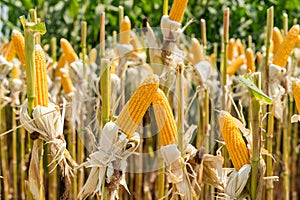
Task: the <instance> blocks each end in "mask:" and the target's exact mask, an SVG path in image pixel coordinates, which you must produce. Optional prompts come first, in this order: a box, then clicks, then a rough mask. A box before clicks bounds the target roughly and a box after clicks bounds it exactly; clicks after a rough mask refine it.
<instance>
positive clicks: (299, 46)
mask: <svg viewBox="0 0 300 200" xmlns="http://www.w3.org/2000/svg"><path fill="white" fill-rule="evenodd" d="M297 47H298V48H300V35H298V40H297Z"/></svg>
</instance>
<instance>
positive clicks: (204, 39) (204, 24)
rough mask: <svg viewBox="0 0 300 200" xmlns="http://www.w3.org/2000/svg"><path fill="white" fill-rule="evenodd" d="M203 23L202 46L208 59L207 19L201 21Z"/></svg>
mask: <svg viewBox="0 0 300 200" xmlns="http://www.w3.org/2000/svg"><path fill="white" fill-rule="evenodd" d="M200 23H201V37H202V45H203V55H204V58H205V57H206V49H207V39H206V22H205V19H201V20H200Z"/></svg>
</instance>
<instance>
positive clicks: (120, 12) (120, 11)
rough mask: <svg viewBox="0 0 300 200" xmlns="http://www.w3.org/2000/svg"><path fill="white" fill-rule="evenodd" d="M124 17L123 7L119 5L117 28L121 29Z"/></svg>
mask: <svg viewBox="0 0 300 200" xmlns="http://www.w3.org/2000/svg"><path fill="white" fill-rule="evenodd" d="M123 19H124V8H123V6H119V29H120V30H121V25H122V21H123Z"/></svg>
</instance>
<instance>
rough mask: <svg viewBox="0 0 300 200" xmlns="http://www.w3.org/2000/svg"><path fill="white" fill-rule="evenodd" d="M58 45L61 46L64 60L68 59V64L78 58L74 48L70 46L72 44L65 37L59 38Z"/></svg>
mask: <svg viewBox="0 0 300 200" xmlns="http://www.w3.org/2000/svg"><path fill="white" fill-rule="evenodd" d="M60 46H61V48H62V51H63V53H64V54H65V56H66V60H67V61H68V63H69V64H71V63H72V62H74V61H76V60H78V59H79V58H78V55H77V54H76V52H75V50H74V48H73V47H72V45H71V44H70V42H69V41H68V40H67V39H65V38H61V39H60Z"/></svg>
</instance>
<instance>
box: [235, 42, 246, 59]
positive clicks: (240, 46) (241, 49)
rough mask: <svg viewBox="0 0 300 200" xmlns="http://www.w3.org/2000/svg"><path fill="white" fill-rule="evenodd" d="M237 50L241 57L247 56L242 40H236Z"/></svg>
mask: <svg viewBox="0 0 300 200" xmlns="http://www.w3.org/2000/svg"><path fill="white" fill-rule="evenodd" d="M236 48H237V51H238V55H239V56H240V55H243V54H245V49H244V45H243V44H242V42H241V40H240V39H237V40H236Z"/></svg>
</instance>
